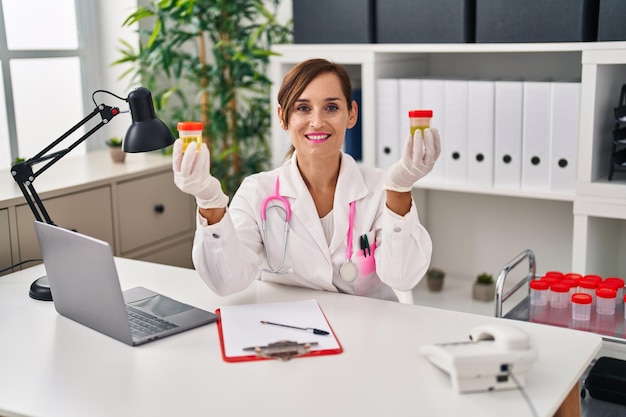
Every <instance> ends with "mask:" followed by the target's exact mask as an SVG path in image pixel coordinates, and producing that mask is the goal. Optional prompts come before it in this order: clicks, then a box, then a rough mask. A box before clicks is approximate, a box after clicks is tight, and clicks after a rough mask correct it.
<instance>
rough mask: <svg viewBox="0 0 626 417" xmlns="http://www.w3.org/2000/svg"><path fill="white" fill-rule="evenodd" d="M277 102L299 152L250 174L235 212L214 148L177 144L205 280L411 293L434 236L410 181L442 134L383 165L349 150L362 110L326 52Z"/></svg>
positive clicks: (429, 134) (288, 82)
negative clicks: (214, 165) (367, 163)
mask: <svg viewBox="0 0 626 417" xmlns="http://www.w3.org/2000/svg"><path fill="white" fill-rule="evenodd" d="M278 102H279V106H278V117H279V119H280V124H281V127H282V128H283V129H285V130H287V131H289V135H290V138H291V145H292V146H291V151H290V157H289V159H288V160H287V161H286V162H285V163H284V164H283V165H282V166H281V167H279V168H277V169H274V170H272V171H267V172H261V173H257V174H254V175H251V176H249V177H248V178H246V179H245V180H244V181H243V183H242V184H241V186H240V188H239V189H238V191H237V193H236V194H235V196H234V197H233V200H232V202H231V204H230V206H229V207H228V208H226V206H227V203H228V198H227V197H226V196H225V195H224V193H223V192H222V190H221V187H220V183H219V181H218V180H217V179H215V178H214V177H212V176H211V175H210V173H209V161H210V158H209V152H208V149H207V147H206V145H204V144H203V145H202V146H201V148H200V151H199V152H198V153H196V152H195V144H190V145H189V147H188V148H187V151H186V152H185V153H184V154H183V153H182V143H181V141H180V139H179V140H177V141H176V143H175V144H174V155H173V169H174V181H175V183H176V185H177V186H178V187H179V188H180V189H181V190H182V191H184V192H186V193H189V194H192V195H194V196H195V197H196V201H197V204H198V207H199V209H198V216H197V217H198V225H197V231H196V235H195V238H194V246H193V261H194V265H195V267H196V269H197V271H198V272H199V274H200V276H201V277H202V279H204V281H205V282H206V283H207V284H208V286H209V287H210V288H211V289H212V290H213V291H215V292H216V293H217V294H219V295H227V294H231V293H234V292H237V291H240V290H243V289H244V288H246V287H247V286H248V285H249V284H250V283H251V282H252V281H253V280H254V279H261V280H264V281H272V282H277V283H282V284H288V285H296V286H302V287H308V288H314V289H320V290H326V291H334V292H343V293H349V294H357V295H363V296H368V297H375V298H382V299H390V300H397V297H396V295H395V293H394V292H393V290H392V289H393V288H395V289H397V290H404V291H406V290H410V289H412V288H413V287H414V286H415V285H416V284H417V283H418V282H419V280H420V279H421V278H422V277H423V276H424V274H425V272H426V270H427V268H428V265H429V263H430V257H431V253H432V242H431V240H430V236H429V235H428V233H427V231H426V230H425V229H424V227H423V226H422V225H421V224H420V223H419V219H418V215H417V210H416V208H415V204H414V202H413V199H412V196H411V187H412V186H413V184H414V182H415V181H417V180H418V179H419V178H421V177H423V176H424V175H426V174H427V173H428V172H430V170H432V167H433V165H434V163H435V160H436V159H437V157H438V156H439V151H440V146H439V134H438V132H437V130H436V129H426V130H425V132H424V134H423V137H422V132H421V131H420V130H418V131H416V133H415V135H414V137H410V135H409V137H408V138H407V143H406V147H405V149H404V153H403V155H402V159H401V160H400V161H398V162H397V163H396V164H395V165H393V166H392V167H391V168H390V169H389V171H388V172H385V171H383V170H379V169H375V168H370V167H364V166H361V165H357V164H356V162H355V161H354V159H352V157H350V156H349V155H347V154H344V153H343V152H342V145H343V141H344V138H345V133H346V129H350V128H352V127H353V126H354V125H355V123H356V121H357V117H358V108H357V104H356V102H355V101H353V100H352V87H351V83H350V78H349V76H348V74H347V72H346V71H345V69H344V68H343V67H341V66H339V65H336V64H334V63H331V62H329V61H326V60H323V59H312V60H308V61H304V62H302V63H300V64H298V65H296V66H295V67H294V68H292V69H291V70H290V71H289V72H288V73H287V74H286V76H285V78H284V79H283V83H282V86H281V88H280V90H279V92H278ZM268 197H272V198H270V199H268ZM281 198H284V201H281ZM264 203H265V204H266V205H265V204H264ZM264 207H265V208H264ZM265 215H266V216H267V218H266V221H265V222H264V221H263V217H264V216H265ZM287 217H289V219H287ZM287 220H288V221H287ZM264 223H265V229H264ZM286 226H288V231H287V232H286V231H285V230H286ZM363 248H365V249H363Z"/></svg>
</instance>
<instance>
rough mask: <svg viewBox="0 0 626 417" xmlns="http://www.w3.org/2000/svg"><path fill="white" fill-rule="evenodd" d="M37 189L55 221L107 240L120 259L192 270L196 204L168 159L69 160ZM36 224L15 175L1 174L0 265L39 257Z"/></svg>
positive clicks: (94, 156) (97, 155) (104, 154)
mask: <svg viewBox="0 0 626 417" xmlns="http://www.w3.org/2000/svg"><path fill="white" fill-rule="evenodd" d="M34 186H35V188H36V190H37V192H38V193H39V195H40V197H41V199H42V201H43V203H44V206H45V208H46V210H47V211H48V213H49V214H50V217H51V219H52V221H54V222H55V223H56V224H58V225H59V226H61V227H64V228H68V229H72V230H76V231H78V232H81V233H84V234H86V235H89V236H93V237H95V238H98V239H101V240H105V241H107V242H109V243H110V244H111V246H112V247H113V251H114V253H115V255H116V256H121V257H127V258H133V259H143V260H147V261H151V262H157V263H164V264H169V265H176V266H182V267H187V268H192V267H193V265H192V262H191V245H192V242H193V233H194V230H195V217H194V213H195V201H194V199H193V197H191V196H190V195H188V194H184V193H182V192H181V191H180V190H178V188H176V185H175V184H174V179H173V174H172V167H171V157H170V156H163V155H161V154H160V153H159V152H152V153H147V154H128V155H127V157H126V161H125V162H124V163H113V162H112V161H111V158H110V157H109V154H108V151H107V150H104V151H97V152H91V153H89V154H87V155H86V156H81V157H76V158H69V157H68V158H66V159H64V160H62V161H60V162H59V163H58V164H56V165H55V166H54V168H52V169H50V170H49V171H47V172H46V173H45V175H41V176H40V177H39V178H38V179H37V181H36V182H35V183H34ZM33 221H34V216H33V213H32V212H31V210H30V208H29V206H28V205H27V204H25V202H24V198H23V196H22V194H21V192H20V190H19V188H18V187H17V185H16V184H15V182H14V181H13V179H12V178H11V177H10V176H8V175H7V176H6V177H3V178H0V269H2V267H7V266H10V265H12V264H15V263H18V262H20V261H24V260H29V259H39V258H41V253H40V251H39V245H38V244H37V239H36V236H35V231H34V228H33ZM5 264H6V265H5ZM31 265H32V264H30V263H29V264H27V265H26V266H31Z"/></svg>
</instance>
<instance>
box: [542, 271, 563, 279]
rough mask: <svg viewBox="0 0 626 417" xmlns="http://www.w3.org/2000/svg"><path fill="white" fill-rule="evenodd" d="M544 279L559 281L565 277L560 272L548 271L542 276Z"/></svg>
mask: <svg viewBox="0 0 626 417" xmlns="http://www.w3.org/2000/svg"><path fill="white" fill-rule="evenodd" d="M543 276H544V277H557V278H558V279H561V278H563V277H564V276H565V274H564V273H563V272H561V271H548V272H546V273H545V274H543Z"/></svg>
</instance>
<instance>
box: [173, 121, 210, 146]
mask: <svg viewBox="0 0 626 417" xmlns="http://www.w3.org/2000/svg"><path fill="white" fill-rule="evenodd" d="M203 128H204V125H203V124H202V122H178V125H177V129H178V136H179V137H180V138H181V139H182V140H183V152H185V150H186V149H187V146H189V144H190V143H191V142H196V143H197V144H198V145H197V146H196V152H200V145H201V144H202V129H203Z"/></svg>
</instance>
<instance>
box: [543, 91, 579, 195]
mask: <svg viewBox="0 0 626 417" xmlns="http://www.w3.org/2000/svg"><path fill="white" fill-rule="evenodd" d="M551 106H552V117H551V119H552V126H551V127H552V128H551V130H550V142H551V146H552V149H551V155H550V189H551V190H552V191H562V192H572V193H573V192H574V191H575V190H576V172H577V165H578V163H577V159H578V123H579V114H580V83H577V82H554V83H552V101H551Z"/></svg>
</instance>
